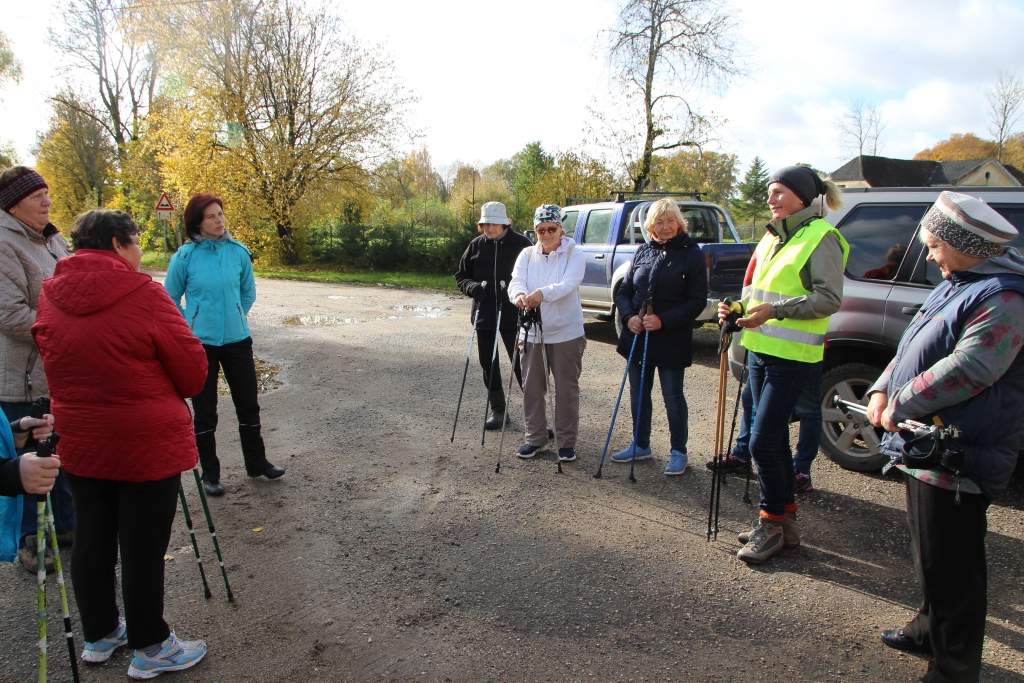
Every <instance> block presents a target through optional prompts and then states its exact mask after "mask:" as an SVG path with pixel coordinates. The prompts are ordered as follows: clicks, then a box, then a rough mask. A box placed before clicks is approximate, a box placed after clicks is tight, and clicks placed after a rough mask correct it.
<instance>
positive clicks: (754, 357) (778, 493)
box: [747, 352, 811, 516]
mask: <svg viewBox="0 0 1024 683" xmlns="http://www.w3.org/2000/svg"><path fill="white" fill-rule="evenodd" d="M810 365H811V364H809V363H801V362H799V361H793V360H786V359H783V358H776V357H774V356H768V355H763V356H759V355H758V354H756V353H754V352H750V353H749V354H748V356H747V372H748V375H747V376H748V377H749V381H750V395H751V397H752V398H753V401H754V403H753V406H754V415H753V420H752V421H751V424H750V454H751V456H752V457H753V458H754V462H755V463H757V479H758V483H759V484H760V485H761V510H762V511H764V512H767V513H769V514H771V515H778V516H781V515H783V514H785V512H786V504H788V503H793V502H794V501H795V499H794V497H793V454H792V452H791V451H790V448H789V418H790V416H791V415H792V414H793V409H794V408H795V407H796V400H797V397H798V396H799V395H800V392H801V391H802V390H803V387H804V385H805V384H807V377H808V373H809V372H810Z"/></svg>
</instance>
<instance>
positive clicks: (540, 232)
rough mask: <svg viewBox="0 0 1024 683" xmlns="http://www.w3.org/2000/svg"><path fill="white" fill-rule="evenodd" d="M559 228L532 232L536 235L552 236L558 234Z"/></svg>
mask: <svg viewBox="0 0 1024 683" xmlns="http://www.w3.org/2000/svg"><path fill="white" fill-rule="evenodd" d="M560 229H561V228H535V229H534V232H536V233H537V234H538V235H553V234H555V233H556V232H558V231H559V230H560Z"/></svg>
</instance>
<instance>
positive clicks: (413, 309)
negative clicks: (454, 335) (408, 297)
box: [387, 304, 452, 320]
mask: <svg viewBox="0 0 1024 683" xmlns="http://www.w3.org/2000/svg"><path fill="white" fill-rule="evenodd" d="M391 310H392V311H398V312H399V313H412V316H413V317H414V318H445V317H447V316H448V314H449V313H450V312H451V310H452V309H450V308H441V307H440V306H426V305H423V304H414V305H407V304H400V305H397V306H392V307H391ZM401 317H403V316H398V315H389V316H388V317H387V319H388V320H394V319H397V318H401Z"/></svg>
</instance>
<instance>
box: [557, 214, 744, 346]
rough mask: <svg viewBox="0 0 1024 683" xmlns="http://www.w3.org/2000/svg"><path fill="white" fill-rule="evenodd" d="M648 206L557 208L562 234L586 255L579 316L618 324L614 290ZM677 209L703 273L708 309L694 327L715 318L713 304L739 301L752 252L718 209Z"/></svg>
mask: <svg viewBox="0 0 1024 683" xmlns="http://www.w3.org/2000/svg"><path fill="white" fill-rule="evenodd" d="M652 203H653V201H651V200H625V201H614V202H598V203H594V204H577V205H574V206H566V207H565V208H563V209H562V223H563V225H564V226H565V232H566V234H568V235H570V236H572V237H573V239H575V240H576V244H577V245H578V247H577V248H578V249H579V250H580V251H582V252H583V253H584V254H585V255H586V259H587V270H586V274H585V275H584V276H583V283H582V284H581V285H580V298H581V299H582V300H583V312H584V313H585V314H587V315H591V316H596V317H599V318H603V319H608V318H611V319H613V320H614V321H615V328H616V332H620V331H621V330H619V327H620V324H621V323H620V321H619V320H618V316H616V315H614V313H615V303H614V302H615V290H616V289H617V288H618V286H619V284H620V283H621V282H622V278H623V277H625V275H626V271H627V270H628V269H629V264H630V262H631V261H632V260H633V254H634V253H635V252H636V250H637V248H638V247H639V246H640V245H641V244H643V243H644V242H645V241H646V240H647V239H648V237H647V232H646V231H645V230H644V229H643V225H644V219H645V218H646V217H647V211H648V209H649V208H650V206H651V204H652ZM677 203H678V204H679V209H680V211H682V213H683V217H685V218H686V220H687V223H688V225H689V228H688V231H689V233H690V236H691V237H693V239H694V240H696V241H697V242H698V243H699V244H700V248H701V252H702V253H703V254H704V263H705V264H707V268H708V304H707V306H706V307H705V308H704V311H703V312H702V313H701V314H700V316H698V318H697V321H696V322H697V324H702V323H704V322H708V321H711V320H713V319H715V318H716V317H717V315H716V313H715V311H716V304H717V303H718V301H719V300H721V299H723V298H725V297H727V296H731V297H738V296H739V294H740V289H741V288H742V285H743V274H744V272H745V271H746V268H747V262H748V261H749V260H750V256H751V255H752V254H753V253H754V246H755V245H753V244H751V243H747V242H741V241H739V236H738V235H737V233H736V226H735V225H733V222H732V218H731V217H730V216H729V213H728V212H727V211H725V210H723V209H722V208H721V207H720V206H718V205H717V204H711V203H709V202H702V201H696V200H689V199H678V200H677Z"/></svg>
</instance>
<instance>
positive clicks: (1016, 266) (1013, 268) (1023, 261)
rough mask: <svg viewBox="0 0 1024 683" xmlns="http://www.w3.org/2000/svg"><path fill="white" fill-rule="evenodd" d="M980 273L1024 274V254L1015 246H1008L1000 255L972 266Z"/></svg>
mask: <svg viewBox="0 0 1024 683" xmlns="http://www.w3.org/2000/svg"><path fill="white" fill-rule="evenodd" d="M970 272H972V273H978V274H979V275H1024V255H1022V254H1021V253H1020V252H1019V251H1017V249H1015V248H1014V247H1007V248H1006V249H1004V250H1003V253H1002V254H1000V255H999V256H993V257H992V258H987V259H985V260H984V261H982V262H981V263H979V264H978V265H976V266H974V267H973V268H971V270H970Z"/></svg>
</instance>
